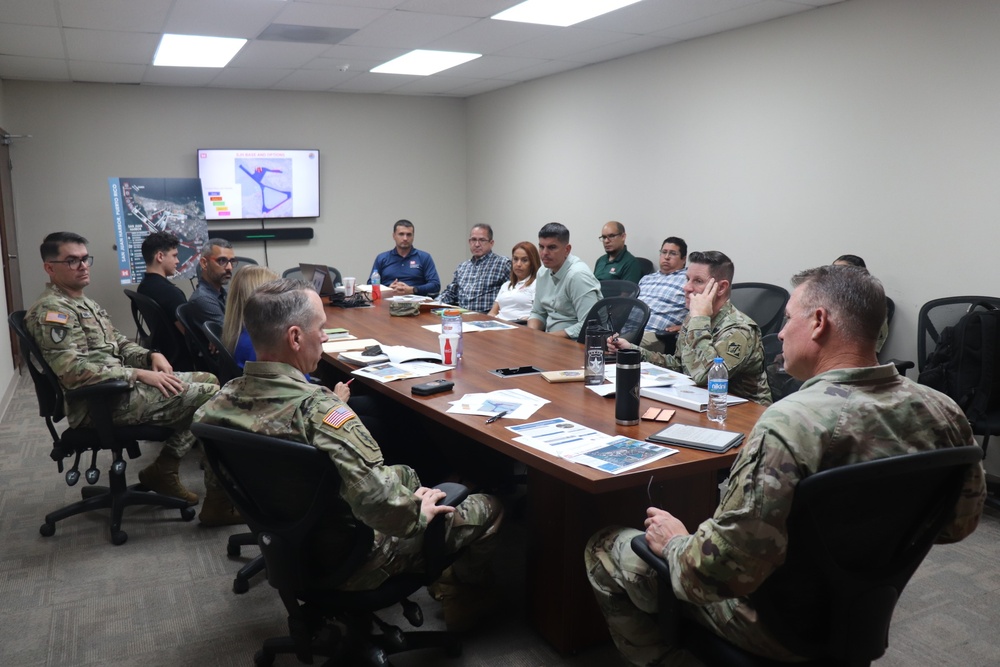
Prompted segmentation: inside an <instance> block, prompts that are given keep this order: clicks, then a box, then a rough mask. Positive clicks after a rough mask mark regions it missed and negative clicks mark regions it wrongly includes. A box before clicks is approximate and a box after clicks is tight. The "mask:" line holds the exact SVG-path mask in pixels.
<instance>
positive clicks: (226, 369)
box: [201, 274, 249, 385]
mask: <svg viewBox="0 0 1000 667" xmlns="http://www.w3.org/2000/svg"><path fill="white" fill-rule="evenodd" d="M248 275H249V274H248ZM201 328H202V331H203V332H204V333H205V337H206V338H207V339H208V340H209V342H210V343H212V345H214V346H215V365H216V367H217V368H218V372H217V373H216V377H217V378H219V384H220V385H223V384H226V383H227V382H229V381H230V380H232V379H233V378H238V377H240V376H241V375H243V369H242V368H240V365H239V364H238V363H236V359H234V358H233V353H232V352H230V351H229V350H228V349H227V348H226V346H225V345H223V344H222V326H221V325H220V324H219V323H218V322H203V323H202V326H201Z"/></svg>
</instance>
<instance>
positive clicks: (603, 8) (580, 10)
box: [492, 0, 639, 28]
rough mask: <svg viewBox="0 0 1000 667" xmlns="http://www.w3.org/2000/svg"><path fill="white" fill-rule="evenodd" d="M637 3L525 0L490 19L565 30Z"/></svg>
mask: <svg viewBox="0 0 1000 667" xmlns="http://www.w3.org/2000/svg"><path fill="white" fill-rule="evenodd" d="M637 2H639V0H525V1H524V2H522V3H521V4H519V5H514V6H513V7H511V8H510V9H505V10H504V11H502V12H500V13H499V14H497V15H496V16H493V17H492V18H495V19H499V20H501V21H517V22H519V23H539V24H541V25H557V26H560V27H563V28H565V27H566V26H569V25H573V24H575V23H580V22H581V21H586V20H587V19H592V18H594V17H595V16H600V15H601V14H607V13H608V12H613V11H614V10H616V9H621V8H622V7H627V6H628V5H634V4H635V3H637Z"/></svg>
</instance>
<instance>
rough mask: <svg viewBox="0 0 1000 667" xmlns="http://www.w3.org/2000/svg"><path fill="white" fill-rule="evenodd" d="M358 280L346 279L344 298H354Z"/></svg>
mask: <svg viewBox="0 0 1000 667" xmlns="http://www.w3.org/2000/svg"><path fill="white" fill-rule="evenodd" d="M356 283H357V280H356V279H354V278H344V296H354V285H355V284H356Z"/></svg>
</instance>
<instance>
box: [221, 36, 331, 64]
mask: <svg viewBox="0 0 1000 667" xmlns="http://www.w3.org/2000/svg"><path fill="white" fill-rule="evenodd" d="M329 48H330V47H329V46H327V45H325V44H289V43H287V42H266V41H255V42H249V43H248V44H247V45H246V46H244V47H243V49H242V50H241V51H240V52H239V53H237V54H236V57H235V58H233V60H232V63H231V64H232V66H233V67H271V68H278V69H283V68H297V67H301V66H302V65H304V64H305V63H307V62H309V61H310V60H312V59H313V58H318V57H319V56H320V55H322V54H324V53H326V51H327V49H329Z"/></svg>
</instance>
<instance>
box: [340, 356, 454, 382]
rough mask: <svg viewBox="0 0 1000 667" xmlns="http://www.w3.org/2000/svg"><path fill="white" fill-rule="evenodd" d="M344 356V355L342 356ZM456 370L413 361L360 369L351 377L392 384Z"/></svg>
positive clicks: (353, 372)
mask: <svg viewBox="0 0 1000 667" xmlns="http://www.w3.org/2000/svg"><path fill="white" fill-rule="evenodd" d="M341 356H343V355H341ZM452 370H455V369H454V368H453V367H452V366H442V365H441V364H434V363H430V362H424V361H411V362H408V363H405V364H394V363H392V362H387V363H382V364H373V365H371V366H365V367H364V368H358V369H356V370H354V371H352V372H351V375H357V376H358V377H364V378H369V379H371V380H378V381H379V382H381V383H383V384H384V383H386V382H392V381H393V380H405V379H407V378H421V377H426V376H428V375H433V374H434V373H443V372H444V371H452Z"/></svg>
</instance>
